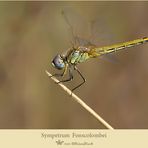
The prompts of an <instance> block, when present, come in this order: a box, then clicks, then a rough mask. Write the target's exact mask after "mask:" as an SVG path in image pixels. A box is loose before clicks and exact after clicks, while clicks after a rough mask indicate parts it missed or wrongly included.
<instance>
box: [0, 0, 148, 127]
mask: <svg viewBox="0 0 148 148" xmlns="http://www.w3.org/2000/svg"><path fill="white" fill-rule="evenodd" d="M61 10H65V13H66V15H67V16H68V18H69V21H70V23H71V25H72V26H73V28H74V31H75V34H76V35H78V36H80V37H83V38H86V39H89V38H90V32H91V31H90V27H88V26H89V23H90V22H91V21H93V20H97V24H98V25H96V27H95V29H94V30H93V32H94V33H95V35H96V36H97V38H96V42H97V43H98V45H100V46H102V45H110V44H114V43H118V42H123V41H129V40H133V39H137V38H141V37H145V36H148V2H0V128H15V129H18V128H33V129H34V128H49V129H53V128H54V129H61V128H64V129H67V128H72V129H75V128H77V129H79V128H83V129H84V128H91V129H93V128H98V129H102V128H105V127H104V126H103V125H102V124H101V123H99V122H98V121H97V120H96V119H94V117H92V115H90V114H89V113H88V112H87V111H85V110H84V109H83V108H82V107H81V106H80V105H79V104H77V103H76V102H74V101H73V100H72V99H71V98H70V97H69V96H68V95H67V94H66V93H65V92H64V91H63V90H62V89H61V88H60V87H59V86H57V85H56V84H55V83H54V82H53V81H52V80H51V79H49V78H48V77H47V75H46V73H45V70H49V71H50V72H51V73H56V72H59V71H57V70H55V69H54V68H53V67H52V66H51V61H52V58H53V57H54V56H55V55H56V54H57V53H61V52H62V51H64V50H66V49H67V48H69V47H70V46H71V44H70V41H71V39H72V36H71V32H70V28H69V26H68V24H67V23H66V21H65V20H64V18H63V17H62V15H61ZM114 56H115V58H116V59H117V61H118V62H110V60H109V61H108V60H106V59H105V60H103V59H99V58H97V59H92V60H89V61H87V62H85V63H82V64H80V65H79V69H80V70H81V72H82V73H83V75H84V76H85V78H86V79H87V82H86V84H85V85H83V86H82V87H81V88H79V89H78V90H76V92H75V93H76V94H77V95H78V96H79V97H81V98H82V99H83V100H84V101H85V102H86V103H87V104H88V105H89V106H90V107H92V108H93V109H94V110H95V111H96V112H97V113H98V114H99V115H101V116H102V117H103V118H104V119H105V120H106V121H107V122H108V123H109V124H110V125H112V126H113V127H114V128H116V129H119V128H124V129H126V128H127V129H132V128H140V129H141V128H148V118H147V115H148V44H144V45H141V46H138V47H134V48H131V49H128V50H123V51H120V52H117V53H115V54H114ZM79 80H80V79H79V77H78V76H77V74H75V79H74V80H73V81H72V82H70V83H66V85H67V86H68V87H69V88H73V87H74V86H76V85H77V84H78V83H79Z"/></svg>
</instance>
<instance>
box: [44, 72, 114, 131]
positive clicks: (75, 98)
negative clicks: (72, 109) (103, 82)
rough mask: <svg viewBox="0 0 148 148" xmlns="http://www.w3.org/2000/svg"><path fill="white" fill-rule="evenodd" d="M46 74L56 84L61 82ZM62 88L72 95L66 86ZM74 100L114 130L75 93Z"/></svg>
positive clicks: (60, 84)
mask: <svg viewBox="0 0 148 148" xmlns="http://www.w3.org/2000/svg"><path fill="white" fill-rule="evenodd" d="M45 72H46V74H47V75H48V76H49V77H50V78H51V79H52V80H53V81H55V82H56V83H58V82H59V80H57V79H56V78H55V77H51V76H52V75H51V74H50V73H49V72H48V71H45ZM58 85H59V86H61V88H62V89H63V90H64V91H66V92H67V93H68V94H69V95H71V90H70V89H68V88H67V87H66V86H65V85H63V84H62V83H58ZM72 98H73V99H74V100H75V101H76V102H78V103H79V104H80V105H81V106H82V107H83V108H84V109H85V110H87V111H88V112H89V113H91V114H92V115H93V116H94V117H95V118H96V119H97V120H99V121H100V122H101V123H102V124H103V125H104V126H105V127H106V128H107V129H114V128H113V127H112V126H110V125H109V124H108V123H107V122H106V121H105V120H104V119H103V118H102V117H100V116H99V115H98V114H97V113H96V112H95V111H94V110H93V109H91V108H90V107H89V106H88V105H87V104H86V103H85V102H84V101H82V100H81V99H80V98H79V97H78V96H76V95H75V94H74V93H72Z"/></svg>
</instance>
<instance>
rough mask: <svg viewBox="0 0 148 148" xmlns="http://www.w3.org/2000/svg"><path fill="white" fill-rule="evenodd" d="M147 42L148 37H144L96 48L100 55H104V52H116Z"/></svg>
mask: <svg viewBox="0 0 148 148" xmlns="http://www.w3.org/2000/svg"><path fill="white" fill-rule="evenodd" d="M146 42H148V38H147V37H144V38H141V39H137V40H133V41H129V42H123V43H119V44H115V45H111V46H104V47H101V48H96V49H95V50H96V51H97V52H98V54H99V55H103V54H107V53H112V52H115V51H118V50H121V49H125V48H130V47H133V46H137V45H141V44H144V43H146Z"/></svg>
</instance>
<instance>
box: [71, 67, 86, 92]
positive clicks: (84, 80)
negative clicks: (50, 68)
mask: <svg viewBox="0 0 148 148" xmlns="http://www.w3.org/2000/svg"><path fill="white" fill-rule="evenodd" d="M74 70H76V71H77V72H78V74H79V75H80V76H81V78H82V79H83V82H82V83H80V84H79V85H77V86H76V87H74V88H73V89H72V92H73V91H74V90H76V89H77V88H79V87H80V86H81V85H83V84H84V83H85V82H86V79H85V78H84V77H83V75H82V74H81V72H80V71H79V69H78V68H77V67H76V66H75V67H74Z"/></svg>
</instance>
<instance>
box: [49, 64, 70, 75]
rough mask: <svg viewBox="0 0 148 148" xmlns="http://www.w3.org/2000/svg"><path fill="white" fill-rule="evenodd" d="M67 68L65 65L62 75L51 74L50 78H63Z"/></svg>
mask: <svg viewBox="0 0 148 148" xmlns="http://www.w3.org/2000/svg"><path fill="white" fill-rule="evenodd" d="M67 67H68V65H67V64H66V65H65V68H64V70H63V72H62V73H56V74H53V75H52V76H51V77H63V76H64V75H65V74H66V72H67Z"/></svg>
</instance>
